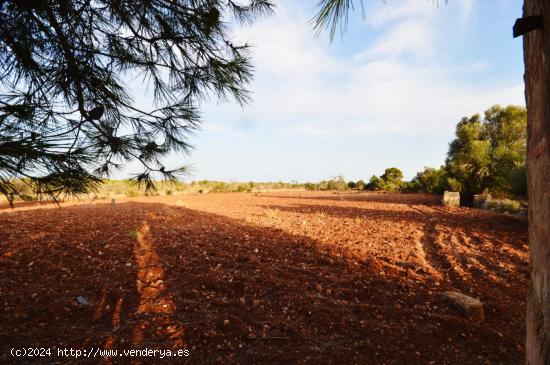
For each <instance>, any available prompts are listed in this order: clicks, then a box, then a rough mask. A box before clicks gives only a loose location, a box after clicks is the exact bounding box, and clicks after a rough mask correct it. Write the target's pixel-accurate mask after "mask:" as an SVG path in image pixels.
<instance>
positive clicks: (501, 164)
mask: <svg viewBox="0 0 550 365" xmlns="http://www.w3.org/2000/svg"><path fill="white" fill-rule="evenodd" d="M526 128H527V114H526V110H525V108H524V107H520V106H512V105H510V106H507V107H501V106H499V105H495V106H492V107H491V108H489V109H488V110H486V111H485V113H484V118H483V119H482V118H481V117H480V116H479V115H477V114H476V115H473V116H472V117H469V118H462V120H461V121H460V122H459V123H458V124H457V126H456V138H455V140H453V141H452V142H451V143H450V145H449V152H448V155H447V161H446V168H447V172H448V174H449V178H450V180H449V182H450V184H451V186H453V187H454V188H456V189H458V190H461V191H462V192H465V193H469V194H475V193H480V192H483V191H484V190H490V191H492V192H495V193H503V194H505V193H507V192H511V193H514V194H516V195H521V194H524V193H525V191H521V190H523V189H524V184H521V179H522V176H524V170H525V158H526V145H527V135H526ZM522 186H523V187H522Z"/></svg>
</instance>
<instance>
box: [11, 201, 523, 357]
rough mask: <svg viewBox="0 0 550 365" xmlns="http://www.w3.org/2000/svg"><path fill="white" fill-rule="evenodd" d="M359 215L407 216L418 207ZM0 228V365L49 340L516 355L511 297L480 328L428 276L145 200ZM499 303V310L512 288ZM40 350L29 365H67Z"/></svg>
mask: <svg viewBox="0 0 550 365" xmlns="http://www.w3.org/2000/svg"><path fill="white" fill-rule="evenodd" d="M285 198H287V197H285ZM384 199H387V198H386V197H384ZM384 201H386V200H384ZM278 209H283V207H279V208H278ZM296 209H305V208H299V207H298V208H296ZM335 212H336V213H334V214H336V215H337V216H338V215H339V214H341V215H344V213H342V212H338V211H337V210H336V211H335ZM368 214H386V215H388V217H389V219H420V216H419V215H420V213H411V214H408V215H406V216H405V215H401V214H399V213H393V212H391V213H389V212H387V211H386V212H384V211H374V212H373V211H370V212H368ZM0 223H1V225H0V227H1V229H0V241H1V242H2V246H1V247H0V250H1V251H0V254H1V256H0V268H1V269H2V277H1V278H0V290H1V292H0V293H1V294H2V302H3V304H2V305H3V307H2V311H1V312H0V351H1V352H0V360H1V362H2V363H6V364H9V363H14V364H15V363H21V361H16V360H17V359H14V358H12V357H10V356H9V350H10V348H12V347H53V346H57V347H61V348H63V347H67V348H69V347H72V348H74V349H84V348H92V347H100V348H112V349H132V348H150V349H169V348H170V349H177V348H183V347H185V348H188V349H190V352H191V356H190V357H189V358H188V359H182V358H171V359H169V360H167V359H164V360H160V359H159V358H158V357H156V358H140V359H139V363H142V364H158V363H195V364H213V363H230V364H295V363H308V364H352V363H356V364H382V363H386V364H427V363H430V361H434V362H433V363H437V364H483V363H502V364H517V363H520V362H521V361H522V358H523V355H522V354H521V353H520V352H519V351H518V350H517V345H518V344H521V343H522V342H523V335H524V328H523V322H522V320H523V308H524V303H519V304H517V300H515V299H513V300H512V299H510V300H512V301H513V302H514V303H516V304H517V305H519V308H518V307H517V306H516V307H515V308H512V309H510V308H508V307H506V308H504V309H502V310H500V311H497V312H492V311H489V312H488V313H487V319H488V321H487V322H486V323H485V324H482V325H476V324H473V323H470V322H468V321H467V320H465V319H463V318H461V317H459V316H458V315H457V314H455V313H454V312H452V311H451V310H449V309H447V308H446V307H445V306H442V304H441V303H440V302H439V301H438V299H437V297H436V294H437V293H436V292H434V291H433V288H432V287H431V286H430V285H428V283H427V282H423V281H421V280H418V279H414V280H413V279H411V278H407V277H404V276H402V272H401V271H392V269H391V268H390V267H385V266H384V263H383V262H379V261H375V260H374V259H367V260H365V261H356V260H354V259H351V258H346V257H345V256H342V255H341V254H338V253H336V252H333V251H332V248H331V247H328V246H325V245H324V244H322V243H320V242H317V241H314V240H312V239H311V238H308V237H305V236H299V235H290V234H288V233H286V232H284V231H282V230H278V229H271V228H266V227H258V226H254V225H251V224H248V223H245V222H242V221H238V220H235V219H230V218H227V217H224V216H219V215H215V214H210V213H204V212H199V211H194V210H189V209H185V208H181V207H175V206H168V205H165V204H147V203H124V204H119V205H117V206H116V207H115V208H114V209H112V208H111V206H110V205H109V204H97V205H87V206H74V207H64V208H60V209H51V210H48V212H45V211H39V210H34V211H32V210H31V211H21V212H17V211H15V212H13V213H9V214H0ZM381 270H383V271H384V274H383V275H382V274H380V272H381ZM485 280H488V281H490V280H491V279H490V278H486V279H485ZM444 288H445V284H443V285H442V286H441V287H440V288H438V290H439V289H444ZM500 295H501V298H500V299H501V301H502V302H503V303H506V301H507V300H509V299H508V296H510V295H511V294H510V293H508V292H502V293H500ZM78 297H81V298H80V299H79V300H77V299H76V298H78ZM82 299H84V300H82ZM79 301H80V302H82V303H79ZM88 302H89V303H88ZM83 303H84V304H83ZM503 306H504V305H503ZM493 307H494V306H493ZM506 326H513V327H514V328H515V331H514V332H513V333H514V334H513V335H510V334H509V332H507V329H506V335H505V336H503V337H501V336H499V332H500V331H502V332H505V331H504V329H503V328H505V327H506ZM53 351H54V354H53V356H52V357H51V358H38V359H36V360H37V361H36V362H37V363H61V364H69V363H75V359H74V358H66V357H65V358H64V357H57V356H55V355H57V352H56V351H57V350H53ZM25 360H26V361H27V360H29V358H27V359H25ZM31 360H33V359H31ZM132 361H137V359H135V358H134V359H130V358H110V359H98V358H96V359H79V360H77V361H76V362H78V363H94V364H95V363H130V362H132ZM29 362H30V361H29Z"/></svg>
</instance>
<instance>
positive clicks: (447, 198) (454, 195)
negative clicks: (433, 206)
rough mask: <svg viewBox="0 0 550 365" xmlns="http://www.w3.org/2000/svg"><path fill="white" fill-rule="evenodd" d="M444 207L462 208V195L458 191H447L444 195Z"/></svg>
mask: <svg viewBox="0 0 550 365" xmlns="http://www.w3.org/2000/svg"><path fill="white" fill-rule="evenodd" d="M442 203H443V205H447V206H451V207H459V206H460V193H459V192H458V191H445V192H444V193H443V200H442Z"/></svg>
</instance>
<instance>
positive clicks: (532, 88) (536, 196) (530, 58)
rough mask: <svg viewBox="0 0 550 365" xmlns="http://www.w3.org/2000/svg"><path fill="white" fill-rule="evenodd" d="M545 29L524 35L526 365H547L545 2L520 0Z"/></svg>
mask: <svg viewBox="0 0 550 365" xmlns="http://www.w3.org/2000/svg"><path fill="white" fill-rule="evenodd" d="M523 13H524V14H523V16H524V17H525V16H532V15H540V16H542V17H543V23H544V27H543V28H540V29H536V30H534V31H531V32H529V33H527V34H525V35H524V36H523V39H524V41H523V47H524V61H525V99H526V103H527V124H528V142H527V167H528V195H529V248H530V265H531V277H530V282H529V294H528V301H527V340H526V351H525V352H526V364H529V365H549V364H550V0H525V2H524V6H523Z"/></svg>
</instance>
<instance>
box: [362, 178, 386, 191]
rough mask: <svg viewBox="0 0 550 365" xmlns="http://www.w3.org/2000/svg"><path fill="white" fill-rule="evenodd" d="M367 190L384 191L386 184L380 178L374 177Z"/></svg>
mask: <svg viewBox="0 0 550 365" xmlns="http://www.w3.org/2000/svg"><path fill="white" fill-rule="evenodd" d="M365 188H366V189H367V190H382V189H383V188H384V182H383V180H382V179H381V178H379V177H378V176H376V175H372V176H371V178H370V180H369V183H368V184H367V185H366V187H365Z"/></svg>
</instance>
